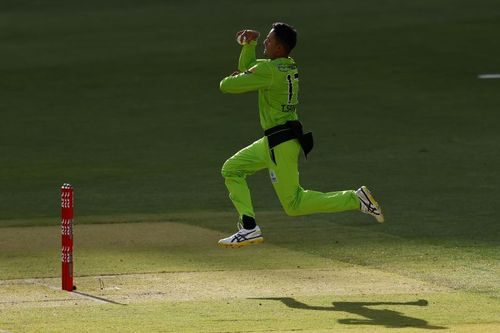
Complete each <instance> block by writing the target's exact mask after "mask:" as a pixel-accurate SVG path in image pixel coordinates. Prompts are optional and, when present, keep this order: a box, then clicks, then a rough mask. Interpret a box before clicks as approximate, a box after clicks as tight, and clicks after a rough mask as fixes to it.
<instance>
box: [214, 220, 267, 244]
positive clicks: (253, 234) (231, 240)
mask: <svg viewBox="0 0 500 333" xmlns="http://www.w3.org/2000/svg"><path fill="white" fill-rule="evenodd" d="M238 228H239V229H240V230H238V232H237V233H235V234H234V235H232V236H229V237H227V238H223V239H221V240H220V241H219V246H220V247H231V248H238V247H242V246H247V245H252V244H259V243H262V242H263V241H264V237H262V233H261V232H260V228H259V226H256V227H255V228H253V229H251V230H247V229H245V228H243V227H242V226H241V224H239V223H238Z"/></svg>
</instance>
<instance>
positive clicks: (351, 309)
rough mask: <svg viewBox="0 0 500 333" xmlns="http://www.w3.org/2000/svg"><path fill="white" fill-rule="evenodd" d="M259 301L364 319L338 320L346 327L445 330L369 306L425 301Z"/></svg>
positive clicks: (421, 301)
mask: <svg viewBox="0 0 500 333" xmlns="http://www.w3.org/2000/svg"><path fill="white" fill-rule="evenodd" d="M255 299H260V300H273V301H280V302H282V303H283V304H285V305H286V306H288V307H289V308H292V309H302V310H315V311H340V312H348V313H353V314H356V315H358V316H361V317H364V318H366V319H352V318H346V319H339V320H338V322H339V323H341V324H346V325H380V326H385V327H387V328H403V327H415V328H423V329H430V330H438V329H446V327H442V326H434V325H429V323H428V322H427V321H425V320H423V319H418V318H413V317H409V316H405V315H404V314H403V313H401V312H397V311H393V310H388V309H373V308H369V306H380V305H398V306H399V305H413V306H427V305H428V302H427V301H426V300H423V299H421V300H418V301H416V302H333V306H312V305H307V304H305V303H301V302H299V301H297V300H295V299H293V298H290V297H272V298H255Z"/></svg>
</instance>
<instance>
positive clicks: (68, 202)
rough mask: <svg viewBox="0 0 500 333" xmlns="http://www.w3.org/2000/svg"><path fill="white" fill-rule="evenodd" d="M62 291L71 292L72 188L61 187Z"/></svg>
mask: <svg viewBox="0 0 500 333" xmlns="http://www.w3.org/2000/svg"><path fill="white" fill-rule="evenodd" d="M61 241H62V242H61V262H62V274H61V278H62V289H63V290H67V291H73V290H74V289H75V288H74V287H73V186H71V185H70V184H63V186H62V187H61Z"/></svg>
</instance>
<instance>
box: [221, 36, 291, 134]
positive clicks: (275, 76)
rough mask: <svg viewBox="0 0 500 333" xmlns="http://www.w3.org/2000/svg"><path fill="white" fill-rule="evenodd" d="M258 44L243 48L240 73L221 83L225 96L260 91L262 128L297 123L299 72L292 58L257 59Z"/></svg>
mask: <svg viewBox="0 0 500 333" xmlns="http://www.w3.org/2000/svg"><path fill="white" fill-rule="evenodd" d="M256 45H257V42H256V41H252V42H250V43H248V44H246V45H243V48H242V49H241V54H240V59H239V64H238V70H239V71H240V72H242V73H241V74H238V75H234V76H228V77H226V78H224V79H223V80H222V81H221V82H220V89H221V91H222V92H225V93H232V94H239V93H244V92H248V91H254V90H257V91H258V92H259V116H260V124H261V126H262V129H264V130H266V129H269V128H271V127H274V126H276V125H281V124H284V123H286V122H287V121H289V120H297V119H298V116H297V105H298V93H299V72H298V69H297V65H296V64H295V61H294V60H293V59H292V58H278V59H274V60H270V59H256V57H255V46H256Z"/></svg>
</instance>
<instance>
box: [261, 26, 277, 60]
mask: <svg viewBox="0 0 500 333" xmlns="http://www.w3.org/2000/svg"><path fill="white" fill-rule="evenodd" d="M280 46H281V45H279V44H278V41H277V40H276V35H275V33H274V29H271V31H269V33H268V34H267V37H266V39H265V40H264V55H265V56H266V57H268V58H271V59H274V58H276V54H277V51H278V49H279V47H280Z"/></svg>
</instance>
